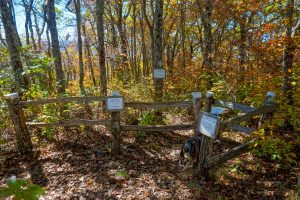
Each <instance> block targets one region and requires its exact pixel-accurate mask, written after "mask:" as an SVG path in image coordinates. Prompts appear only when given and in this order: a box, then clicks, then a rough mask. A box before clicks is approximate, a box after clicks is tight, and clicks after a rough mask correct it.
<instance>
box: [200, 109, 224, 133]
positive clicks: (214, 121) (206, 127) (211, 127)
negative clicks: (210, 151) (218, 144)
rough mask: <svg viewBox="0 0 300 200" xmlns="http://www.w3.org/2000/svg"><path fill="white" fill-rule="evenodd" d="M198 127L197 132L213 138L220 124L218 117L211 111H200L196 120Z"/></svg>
mask: <svg viewBox="0 0 300 200" xmlns="http://www.w3.org/2000/svg"><path fill="white" fill-rule="evenodd" d="M198 123H199V124H198V125H199V126H198V127H199V130H198V131H199V132H200V133H202V134H204V135H206V136H208V137H211V138H215V137H216V135H217V130H218V127H219V124H220V118H219V117H217V116H215V115H213V114H211V113H206V112H201V113H200V118H199V121H198Z"/></svg>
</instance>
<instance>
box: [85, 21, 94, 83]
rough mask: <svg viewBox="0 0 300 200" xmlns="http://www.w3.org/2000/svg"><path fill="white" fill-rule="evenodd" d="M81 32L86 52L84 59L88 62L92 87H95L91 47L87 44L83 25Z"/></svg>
mask: <svg viewBox="0 0 300 200" xmlns="http://www.w3.org/2000/svg"><path fill="white" fill-rule="evenodd" d="M82 32H83V36H84V45H85V52H86V57H87V61H88V66H89V69H90V73H91V78H92V81H93V84H94V87H97V83H96V78H95V72H94V67H93V62H92V55H91V46H90V44H89V40H88V35H87V33H86V28H85V23H82Z"/></svg>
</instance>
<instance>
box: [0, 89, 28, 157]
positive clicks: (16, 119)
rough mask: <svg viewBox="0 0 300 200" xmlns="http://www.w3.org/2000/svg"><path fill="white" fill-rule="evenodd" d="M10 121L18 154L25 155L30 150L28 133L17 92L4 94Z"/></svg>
mask: <svg viewBox="0 0 300 200" xmlns="http://www.w3.org/2000/svg"><path fill="white" fill-rule="evenodd" d="M5 98H6V102H7V105H8V109H9V113H10V118H11V121H12V123H13V125H14V129H15V133H16V140H17V146H18V150H19V152H20V154H22V155H25V154H28V153H31V152H32V148H33V147H32V142H31V137H30V133H29V131H28V128H27V126H26V123H25V117H24V113H23V111H22V106H21V104H20V98H19V94H18V93H13V94H8V95H5Z"/></svg>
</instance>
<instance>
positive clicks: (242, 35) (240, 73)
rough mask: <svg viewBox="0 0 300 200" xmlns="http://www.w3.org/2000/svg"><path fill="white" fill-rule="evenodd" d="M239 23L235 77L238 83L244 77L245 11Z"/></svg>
mask: <svg viewBox="0 0 300 200" xmlns="http://www.w3.org/2000/svg"><path fill="white" fill-rule="evenodd" d="M239 24H240V44H239V54H240V58H239V60H240V63H239V66H238V79H237V81H238V83H240V82H242V81H243V80H244V77H245V62H246V40H247V30H246V14H245V13H244V14H243V15H242V17H241V19H240V22H239Z"/></svg>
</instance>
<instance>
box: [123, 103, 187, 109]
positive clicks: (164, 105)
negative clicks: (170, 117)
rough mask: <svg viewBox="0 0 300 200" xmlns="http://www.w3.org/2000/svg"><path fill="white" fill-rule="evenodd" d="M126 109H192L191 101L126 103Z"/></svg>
mask: <svg viewBox="0 0 300 200" xmlns="http://www.w3.org/2000/svg"><path fill="white" fill-rule="evenodd" d="M125 106H126V107H130V108H141V109H160V108H176V107H181V108H192V106H193V104H192V101H176V102H155V103H152V102H151V103H148V102H127V103H125Z"/></svg>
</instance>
